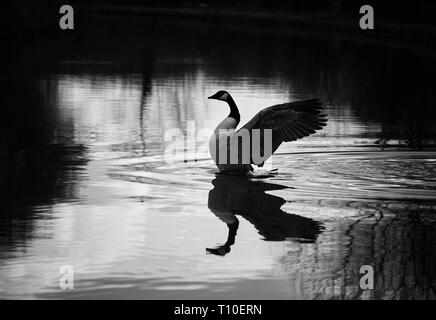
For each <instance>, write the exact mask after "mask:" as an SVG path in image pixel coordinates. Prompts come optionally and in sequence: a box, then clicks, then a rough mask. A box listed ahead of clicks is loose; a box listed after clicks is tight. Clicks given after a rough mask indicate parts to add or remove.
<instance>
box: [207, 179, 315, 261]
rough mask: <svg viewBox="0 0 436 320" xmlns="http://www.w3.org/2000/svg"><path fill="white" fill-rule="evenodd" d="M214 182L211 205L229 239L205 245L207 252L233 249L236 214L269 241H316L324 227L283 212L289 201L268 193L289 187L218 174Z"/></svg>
mask: <svg viewBox="0 0 436 320" xmlns="http://www.w3.org/2000/svg"><path fill="white" fill-rule="evenodd" d="M212 184H213V186H214V187H213V189H212V190H211V191H210V192H209V197H208V208H209V210H210V211H211V212H212V213H213V214H215V216H216V217H217V218H219V219H220V220H221V221H222V222H224V223H225V224H226V225H227V227H228V229H229V230H228V236H227V241H226V242H225V243H224V244H223V245H220V246H218V247H216V248H206V251H207V252H208V253H212V254H215V255H221V256H223V255H225V254H227V253H229V252H230V249H231V246H232V245H233V244H234V243H235V239H236V233H237V230H238V227H239V220H238V218H237V215H239V216H241V217H243V218H244V219H245V220H247V221H248V222H250V223H251V224H253V226H254V227H255V228H256V230H257V231H258V233H259V234H260V235H261V236H262V237H263V239H264V240H266V241H284V240H286V239H293V240H295V241H299V242H315V240H316V238H317V237H318V235H319V234H320V233H321V232H322V230H323V229H324V227H323V225H322V224H321V223H319V222H317V221H315V220H313V219H310V218H306V217H302V216H299V215H295V214H290V213H287V212H285V211H283V210H282V209H281V207H282V205H283V204H284V203H285V202H286V201H285V200H284V199H283V198H281V197H278V196H275V195H272V194H269V193H266V191H273V190H280V189H285V188H288V187H285V186H282V185H278V184H273V183H266V182H265V181H262V180H260V181H257V180H251V179H246V178H245V177H240V176H232V175H218V176H217V177H216V178H215V179H214V180H213V181H212Z"/></svg>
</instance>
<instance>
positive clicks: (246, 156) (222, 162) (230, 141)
mask: <svg viewBox="0 0 436 320" xmlns="http://www.w3.org/2000/svg"><path fill="white" fill-rule="evenodd" d="M209 99H216V100H221V101H225V102H227V103H228V105H229V107H230V114H229V115H228V116H227V117H226V118H224V120H223V121H221V122H220V123H219V124H218V126H217V127H216V128H215V130H214V132H213V134H212V135H211V137H210V139H209V151H210V154H211V156H212V159H213V160H214V162H215V164H216V165H217V167H218V169H219V170H220V172H221V173H226V174H233V175H250V174H252V173H253V167H252V165H253V164H255V165H258V166H263V164H264V162H265V161H266V160H267V159H268V158H269V157H271V156H272V154H273V153H274V152H275V151H276V150H277V148H278V147H279V146H280V144H281V143H282V142H289V141H295V140H297V139H301V138H303V137H306V136H308V135H311V134H313V133H315V132H316V131H317V130H320V129H322V128H323V127H324V126H325V125H326V121H327V119H326V118H325V115H324V114H322V113H321V111H322V105H321V102H320V101H319V100H318V99H310V100H301V101H294V102H288V103H283V104H278V105H274V106H271V107H268V108H265V109H263V110H261V111H260V112H259V113H257V114H256V115H255V116H254V117H253V118H252V119H251V120H250V121H248V122H247V123H246V124H245V125H244V126H243V127H241V128H240V129H239V130H236V128H237V126H238V124H239V122H240V114H239V110H238V107H237V106H236V103H235V101H234V100H233V98H232V97H231V96H230V94H229V93H228V92H227V91H223V90H221V91H218V92H217V93H216V94H214V95H212V96H210V97H209ZM244 139H245V143H246V144H245V145H244V142H243V141H244ZM247 147H248V153H247V152H245V151H246V150H247ZM257 155H261V157H259V156H257Z"/></svg>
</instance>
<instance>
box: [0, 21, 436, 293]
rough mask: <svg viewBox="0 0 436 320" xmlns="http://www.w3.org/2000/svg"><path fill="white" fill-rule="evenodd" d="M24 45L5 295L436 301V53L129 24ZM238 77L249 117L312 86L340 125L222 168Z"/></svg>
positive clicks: (6, 197) (11, 149) (5, 213)
mask: <svg viewBox="0 0 436 320" xmlns="http://www.w3.org/2000/svg"><path fill="white" fill-rule="evenodd" d="M25 48H26V49H25V50H22V51H20V52H21V53H20V54H17V55H15V56H14V58H13V60H12V62H11V63H9V62H8V64H9V65H10V68H9V69H7V72H6V74H5V75H4V76H3V78H5V79H7V80H8V81H7V82H5V84H4V86H5V88H6V89H7V90H6V91H7V94H6V95H5V96H4V97H2V101H3V102H4V108H5V111H4V112H5V116H4V117H3V118H2V122H1V124H2V128H1V134H2V139H1V140H0V143H1V149H2V156H1V158H0V160H1V169H0V174H1V191H2V196H1V206H2V210H1V211H2V213H1V215H0V246H1V250H0V255H1V257H0V297H1V298H62V299H64V298H65V299H71V298H121V299H124V298H134V299H165V298H169V299H191V298H192V299H194V298H197V299H198V298H201V299H205V298H206V299H209V298H213V299H233V298H235V299H241V298H244V299H245V298H247V299H254V298H260V299H398V298H410V299H418V298H420V299H432V298H433V299H434V298H435V295H436V291H435V288H436V287H435V285H436V273H435V272H436V268H435V265H436V255H435V250H434V248H435V245H436V166H435V164H436V149H435V148H433V147H432V146H433V145H434V140H435V137H436V135H435V131H434V125H433V119H434V118H435V111H434V110H435V108H434V106H435V104H434V101H435V94H434V90H433V87H432V83H431V82H430V81H428V80H429V76H430V74H434V71H435V66H436V64H435V59H434V57H433V56H430V55H426V54H424V53H420V52H415V51H413V50H408V49H407V48H402V47H401V48H398V47H395V46H392V45H391V44H386V45H382V44H377V45H375V44H372V43H365V42H357V41H352V40H350V39H342V38H341V37H340V36H335V37H333V36H332V37H317V36H316V35H308V34H298V33H293V32H292V33H285V32H282V31H280V30H273V31H271V30H269V31H262V30H259V31H253V30H251V31H248V30H244V29H243V28H240V29H237V28H235V29H226V28H222V27H219V26H216V25H208V24H198V23H176V22H169V21H148V22H144V21H135V19H126V20H121V21H119V20H115V19H113V18H111V19H109V20H108V21H101V22H100V23H99V24H96V25H90V26H86V32H85V31H82V32H81V31H80V29H79V31H78V32H77V33H74V34H69V35H68V36H66V35H65V34H62V35H61V34H60V35H53V36H52V38H51V39H50V42H48V41H43V40H40V39H39V40H38V41H35V42H34V43H30V44H29V43H28V44H26V46H25ZM220 89H225V90H228V91H229V92H230V93H232V95H233V96H234V98H235V100H236V103H237V104H238V106H239V107H240V111H241V117H242V119H241V122H242V123H245V122H246V121H248V120H249V119H250V118H251V117H252V116H254V115H255V114H256V112H258V111H259V110H260V109H262V108H263V107H266V106H270V105H273V104H275V103H282V102H285V101H293V100H298V99H304V98H313V97H319V98H321V99H322V100H323V102H324V104H325V108H326V113H327V114H328V118H329V122H328V125H327V127H325V129H324V130H322V131H320V132H319V133H317V134H316V135H313V136H311V137H308V138H305V139H303V140H301V141H297V142H294V143H289V144H286V145H282V146H281V147H280V148H279V150H278V152H277V154H276V155H275V156H274V157H273V162H272V166H273V167H276V168H279V174H278V175H277V176H274V177H271V178H267V179H255V180H246V179H242V178H237V177H226V176H220V175H216V167H215V166H214V164H213V162H212V160H211V159H210V156H209V154H208V152H207V148H205V147H204V143H205V142H207V138H208V137H207V134H208V132H210V130H212V129H213V128H214V127H215V126H216V124H217V123H218V122H219V121H220V120H221V119H222V118H223V117H225V116H226V115H227V113H228V110H227V107H226V106H225V105H223V104H222V103H220V102H217V101H210V100H207V99H206V97H207V96H209V95H211V94H213V93H215V92H216V91H218V90H220ZM189 126H194V127H195V132H196V137H195V138H196V142H195V145H196V148H195V149H194V151H193V150H190V152H188V153H183V152H182V153H178V154H176V155H175V156H174V157H173V158H171V157H170V159H171V161H168V159H169V158H168V157H167V156H165V155H168V152H169V151H168V150H169V146H170V144H171V143H172V142H174V135H172V134H171V133H174V132H176V133H177V134H176V136H177V137H178V138H180V139H181V138H183V137H187V134H188V128H189ZM165 135H167V138H168V139H167V140H166V139H165ZM62 265H70V266H72V267H73V268H74V272H75V274H74V278H75V283H74V290H71V291H63V290H61V289H60V288H59V279H60V274H59V268H60V267H61V266H62ZM362 265H371V266H372V267H373V268H374V271H375V282H374V285H375V288H374V290H361V289H360V287H359V280H360V277H361V274H360V273H359V271H360V268H361V266H362Z"/></svg>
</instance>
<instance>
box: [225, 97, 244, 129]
mask: <svg viewBox="0 0 436 320" xmlns="http://www.w3.org/2000/svg"><path fill="white" fill-rule="evenodd" d="M227 103H228V104H229V107H230V113H229V117H231V118H233V119H235V120H236V121H237V122H238V123H239V121H240V120H241V116H240V114H239V110H238V107H237V106H236V103H235V101H234V100H233V98H232V97H231V96H230V95H229V97H228V99H227Z"/></svg>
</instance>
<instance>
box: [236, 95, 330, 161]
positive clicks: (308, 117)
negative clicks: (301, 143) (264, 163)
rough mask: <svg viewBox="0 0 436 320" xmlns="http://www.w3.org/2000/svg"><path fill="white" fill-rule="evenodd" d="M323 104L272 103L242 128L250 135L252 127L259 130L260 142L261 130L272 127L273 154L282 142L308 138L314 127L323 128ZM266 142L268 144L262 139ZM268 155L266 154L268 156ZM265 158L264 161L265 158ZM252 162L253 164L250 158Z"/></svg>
mask: <svg viewBox="0 0 436 320" xmlns="http://www.w3.org/2000/svg"><path fill="white" fill-rule="evenodd" d="M321 112H322V104H321V101H320V100H319V99H310V100H301V101H294V102H288V103H283V104H278V105H274V106H271V107H268V108H265V109H263V110H261V111H260V112H259V113H257V114H256V115H255V116H254V117H253V118H252V119H251V120H250V121H248V122H247V123H246V124H245V125H244V126H243V127H242V128H241V129H239V130H238V132H240V131H241V130H243V129H245V130H248V132H249V133H250V137H252V135H253V134H252V133H253V130H254V129H260V137H261V141H263V139H264V138H263V132H264V130H262V129H271V130H272V141H271V143H272V148H271V151H272V152H271V154H272V153H274V152H275V151H276V150H277V148H278V147H279V146H280V144H281V143H282V142H288V141H295V140H297V139H301V138H304V137H307V136H309V135H311V134H313V133H315V132H316V131H317V130H320V129H322V128H323V127H324V126H325V125H326V122H327V119H326V118H325V116H326V115H325V114H322V113H321ZM265 143H268V142H267V141H265ZM260 152H261V154H264V148H263V143H261V144H260ZM271 154H269V155H267V157H269V156H271ZM264 160H267V159H266V158H265V159H264ZM251 163H252V164H257V163H254V162H253V160H251Z"/></svg>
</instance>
